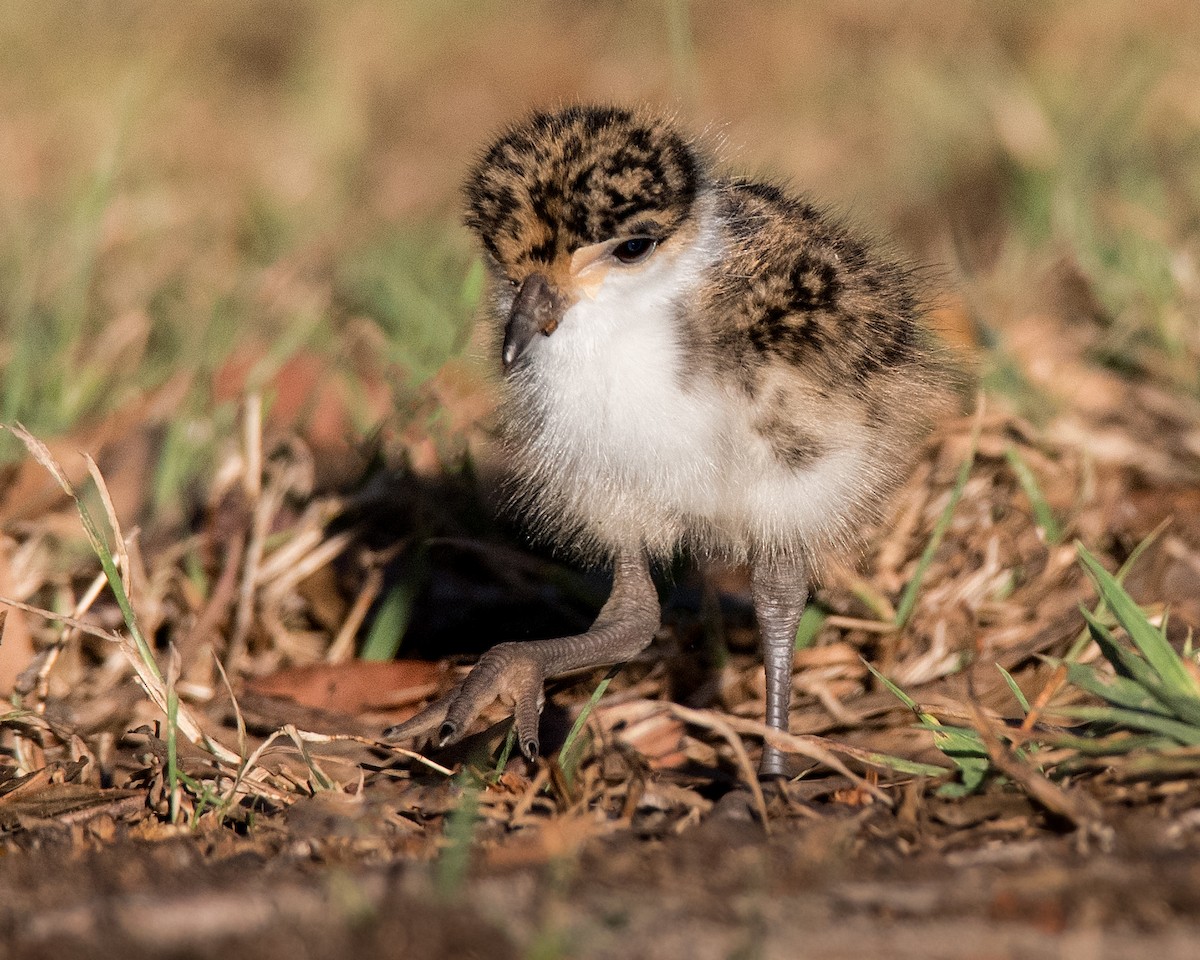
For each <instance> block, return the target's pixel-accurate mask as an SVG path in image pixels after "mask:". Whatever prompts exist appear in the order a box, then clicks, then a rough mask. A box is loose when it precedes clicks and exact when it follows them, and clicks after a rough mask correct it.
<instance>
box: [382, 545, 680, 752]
mask: <svg viewBox="0 0 1200 960" xmlns="http://www.w3.org/2000/svg"><path fill="white" fill-rule="evenodd" d="M658 624H659V606H658V593H657V591H655V589H654V581H653V580H652V579H651V578H650V564H649V561H648V560H647V558H646V554H645V551H643V550H642V549H641V548H640V547H638V548H636V549H634V548H631V549H627V550H623V551H620V552H618V554H617V557H616V561H615V566H614V569H613V588H612V593H611V594H610V595H609V598H608V600H607V602H606V603H605V604H604V606H603V607H602V608H601V609H600V614H599V616H597V617H596V622H595V623H594V624H592V627H591V629H589V630H588V631H587V632H586V633H581V634H578V635H576V636H573V637H559V638H556V639H553V640H527V641H523V642H517V643H501V644H499V645H498V646H495V647H492V649H491V650H489V651H488V652H487V653H485V654H484V655H483V657H481V658H480V660H479V662H478V663H477V664H475V666H474V668H473V669H472V670H471V672H470V673H469V674H467V676H466V679H464V680H463V681H462V683H460V684H459V685H458V686H457V687H455V688H454V689H453V690H451V691H450V693H449V694H447V695H446V696H445V697H442V698H441V699H439V700H436V701H434V702H433V703H431V704H430V705H429V706H428V707H426V708H425V709H424V710H422V711H421V712H420V713H418V714H417V715H416V716H415V717H413V718H412V719H410V720H406V721H405V722H404V723H401V724H397V725H396V726H394V727H390V728H389V729H387V730H385V731H384V734H383V735H384V737H385V738H386V739H388V740H403V739H405V738H408V737H424V736H426V735H428V734H433V735H434V736H433V739H434V741H435V742H436V743H437V745H438V746H439V747H442V746H447V745H449V744H452V743H455V742H456V741H458V740H460V739H462V737H463V735H464V734H465V733H466V731H467V728H468V727H469V726H470V725H471V723H472V722H473V721H474V720H475V718H476V717H477V716H479V714H480V712H481V711H482V710H483V709H484V707H486V706H487V705H488V704H490V703H491V702H492V701H493V700H495V699H496V698H499V699H500V700H502V701H504V702H505V703H508V704H511V705H512V711H513V719H514V720H515V721H516V726H517V743H518V744H519V745H520V748H521V752H522V753H524V754H525V756H526V757H528V758H529V759H530V760H532V759H533V758H534V757H535V756H536V755H537V752H538V717H539V715H540V714H541V711H542V703H543V701H544V694H543V690H542V686H543V684H544V683H545V681H546V680H550V679H552V678H554V677H557V676H561V675H562V674H564V673H571V672H572V671H575V670H581V669H584V668H586V667H599V666H603V665H606V664H613V663H621V662H622V661H625V660H628V659H630V658H631V657H633V656H635V655H636V654H638V653H640V652H641V651H642V650H644V649H645V648H646V647H647V646H649V644H650V641H651V640H652V639H653V638H654V631H655V630H657V629H658Z"/></svg>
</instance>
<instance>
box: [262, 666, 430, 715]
mask: <svg viewBox="0 0 1200 960" xmlns="http://www.w3.org/2000/svg"><path fill="white" fill-rule="evenodd" d="M445 671H446V668H445V666H444V665H441V664H437V663H427V662H425V661H424V660H391V661H388V662H386V663H375V662H371V661H366V660H347V661H346V662H344V663H315V664H310V665H308V666H303V667H293V668H290V669H287V670H279V671H277V672H275V673H271V674H267V675H266V676H262V677H255V678H253V679H251V680H248V681H247V683H246V688H247V689H248V690H250V691H251V692H253V693H257V694H262V695H264V696H271V697H286V698H288V699H290V700H295V701H296V702H297V703H300V704H303V705H305V706H308V707H315V708H317V709H319V710H331V711H337V712H339V713H347V714H355V713H363V712H366V711H380V710H394V709H396V708H397V707H401V706H406V705H409V704H413V703H416V702H417V701H419V700H422V699H424V698H425V697H428V696H429V695H430V694H432V693H434V692H435V691H436V690H437V688H438V686H439V683H440V681H441V678H442V676H443V674H444V673H445Z"/></svg>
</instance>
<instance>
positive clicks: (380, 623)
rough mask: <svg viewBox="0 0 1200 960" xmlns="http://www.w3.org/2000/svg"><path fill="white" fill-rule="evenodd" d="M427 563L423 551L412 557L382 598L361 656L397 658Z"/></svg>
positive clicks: (368, 657) (422, 583) (360, 653)
mask: <svg viewBox="0 0 1200 960" xmlns="http://www.w3.org/2000/svg"><path fill="white" fill-rule="evenodd" d="M426 575H427V566H426V563H425V558H424V554H423V552H420V551H419V552H418V554H417V555H416V556H414V557H413V558H412V561H411V562H410V563H409V565H408V568H407V569H406V570H405V572H404V576H403V577H402V578H401V579H400V582H399V583H397V584H396V585H395V586H394V587H392V589H390V590H389V591H388V592H387V596H385V597H384V598H383V603H381V604H380V605H379V610H378V612H377V613H376V614H375V619H374V620H372V621H371V629H370V630H368V631H367V639H366V640H364V641H363V645H362V650H360V651H359V654H358V656H359V658H360V659H362V660H376V661H379V660H394V659H395V658H396V654H397V653H399V652H400V645H401V644H402V643H403V642H404V635H405V634H406V633H407V632H408V625H409V624H410V623H411V622H412V616H413V606H414V604H415V603H416V599H417V595H418V594H419V593H420V592H421V588H422V587H423V586H424V583H425V578H426Z"/></svg>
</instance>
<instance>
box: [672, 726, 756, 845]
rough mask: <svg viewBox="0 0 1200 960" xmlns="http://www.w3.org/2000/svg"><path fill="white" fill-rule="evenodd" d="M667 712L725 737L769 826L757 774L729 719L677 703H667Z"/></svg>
mask: <svg viewBox="0 0 1200 960" xmlns="http://www.w3.org/2000/svg"><path fill="white" fill-rule="evenodd" d="M667 712H668V713H670V714H671V715H672V716H674V717H676V718H678V719H679V720H682V721H683V722H684V723H690V724H692V725H694V726H697V727H702V728H704V729H705V730H712V731H713V732H715V733H718V734H720V735H721V736H722V737H724V738H725V741H726V742H727V743H728V744H729V748H730V749H731V750H732V751H733V755H734V758H735V759H736V760H737V764H738V769H739V770H740V771H741V774H742V779H743V780H745V781H746V786H747V787H748V788H749V789H750V795H751V796H752V797H753V798H754V806H755V809H757V810H758V815H759V818H760V819H761V820H762V824H763V826H764V827H768V828H769V821H768V820H767V801H766V798H764V797H763V792H762V787H761V786H760V785H759V782H758V774H757V773H756V772H755V769H754V764H752V763H751V762H750V755H749V754H748V753H746V747H745V746H744V745H743V744H742V739H741V737H739V736H738V735H737V733H736V732H735V731H734V728H733V724H732V723H731V719H727V718H725V717H722V716H720V715H718V714H715V713H712V712H711V711H708V710H692V709H690V708H688V707H681V706H679V704H677V703H672V704H668V705H667Z"/></svg>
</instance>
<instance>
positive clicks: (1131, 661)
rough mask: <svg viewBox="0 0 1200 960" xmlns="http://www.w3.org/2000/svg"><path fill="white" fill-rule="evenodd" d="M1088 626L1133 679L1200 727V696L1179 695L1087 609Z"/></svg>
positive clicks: (1115, 663) (1173, 711)
mask: <svg viewBox="0 0 1200 960" xmlns="http://www.w3.org/2000/svg"><path fill="white" fill-rule="evenodd" d="M1083 616H1084V619H1085V620H1087V622H1088V629H1090V630H1091V631H1092V637H1093V638H1094V639H1095V641H1096V645H1097V646H1099V647H1100V651H1101V652H1102V653H1103V654H1104V656H1105V658H1106V659H1107V660H1108V661H1109V662H1110V663H1111V664H1112V665H1113V666H1114V667H1115V668H1116V669H1117V671H1118V672H1119V673H1123V674H1125V675H1126V676H1127V677H1128V678H1129V679H1130V680H1132V681H1134V682H1135V683H1137V684H1138V685H1139V686H1140V687H1142V688H1143V689H1144V690H1145V691H1146V692H1147V693H1148V694H1150V695H1151V696H1152V697H1154V698H1155V699H1156V700H1157V701H1158V702H1159V703H1161V704H1162V705H1163V706H1164V707H1166V708H1167V710H1168V711H1169V713H1170V714H1171V715H1172V716H1174V717H1176V718H1177V719H1179V720H1182V721H1183V722H1184V723H1189V724H1195V725H1196V726H1197V728H1198V729H1200V699H1198V698H1196V697H1189V696H1187V695H1186V694H1179V693H1176V692H1175V691H1173V690H1171V689H1170V688H1168V687H1167V685H1166V684H1165V683H1164V682H1163V681H1162V679H1161V678H1160V677H1159V675H1158V673H1157V672H1156V671H1155V670H1154V669H1153V667H1152V666H1151V665H1150V664H1148V663H1147V662H1146V661H1145V660H1143V659H1142V658H1141V657H1139V656H1138V655H1137V654H1136V653H1134V652H1133V651H1132V650H1129V649H1126V648H1125V647H1123V646H1121V644H1119V643H1118V642H1117V640H1116V638H1115V637H1114V636H1113V635H1112V633H1111V632H1110V631H1109V630H1108V628H1107V627H1105V626H1104V624H1102V623H1101V622H1100V621H1099V620H1097V619H1096V618H1095V617H1094V616H1093V615H1092V614H1091V613H1089V612H1088V611H1087V610H1086V609H1084V610H1083Z"/></svg>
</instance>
